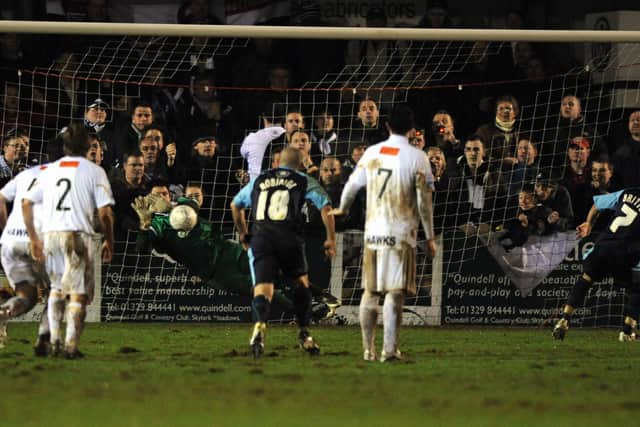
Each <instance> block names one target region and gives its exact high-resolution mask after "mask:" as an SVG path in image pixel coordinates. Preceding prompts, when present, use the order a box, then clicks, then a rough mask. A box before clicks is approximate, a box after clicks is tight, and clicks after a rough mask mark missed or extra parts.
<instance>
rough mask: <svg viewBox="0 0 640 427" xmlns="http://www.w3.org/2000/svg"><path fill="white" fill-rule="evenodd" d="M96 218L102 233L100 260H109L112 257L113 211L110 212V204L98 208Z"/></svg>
mask: <svg viewBox="0 0 640 427" xmlns="http://www.w3.org/2000/svg"><path fill="white" fill-rule="evenodd" d="M98 219H99V221H100V225H101V226H102V232H103V233H104V242H103V243H102V260H103V261H104V262H110V261H111V259H112V258H113V213H112V212H111V206H103V207H101V208H98Z"/></svg>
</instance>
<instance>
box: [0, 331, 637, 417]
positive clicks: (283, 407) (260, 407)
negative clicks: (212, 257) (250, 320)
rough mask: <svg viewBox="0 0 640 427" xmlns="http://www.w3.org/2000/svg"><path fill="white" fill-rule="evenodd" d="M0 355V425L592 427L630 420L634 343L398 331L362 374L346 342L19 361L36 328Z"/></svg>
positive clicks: (233, 338) (271, 335)
mask: <svg viewBox="0 0 640 427" xmlns="http://www.w3.org/2000/svg"><path fill="white" fill-rule="evenodd" d="M9 329H10V331H9V334H10V342H9V344H8V346H7V347H6V348H5V349H3V350H0V384H1V387H2V394H3V397H2V399H0V426H7V427H9V426H12V427H14V426H38V427H42V426H65V427H72V426H82V427H90V426H118V427H133V426H141V427H142V426H145V427H146V426H172V427H174V426H175V427H179V426H189V427H192V426H256V427H263V426H280V427H281V426H414V425H415V426H418V425H420V426H429V425H443V426H445V425H446V426H529V425H552V426H569V425H576V426H581V427H584V426H603V425H630V423H631V424H635V423H636V422H637V420H638V416H639V415H640V411H639V404H638V399H637V396H638V383H639V381H640V368H639V366H640V365H639V364H638V360H639V359H640V343H619V342H617V341H616V334H617V332H616V331H613V330H577V329H572V330H570V331H569V334H568V335H567V339H566V340H565V341H564V342H555V341H552V339H551V337H550V331H549V330H547V329H544V330H543V329H520V328H513V329H495V328H492V329H480V328H465V329H462V328H455V329H451V328H405V329H403V330H402V337H401V343H402V346H401V348H402V350H403V351H404V353H405V354H406V355H407V357H408V359H407V361H404V362H400V363H394V364H382V363H379V362H375V363H367V362H364V361H362V354H361V349H360V331H359V329H358V328H353V327H336V328H320V327H316V328H314V329H313V330H312V332H313V335H314V336H315V337H316V338H317V340H318V342H319V343H320V344H321V346H322V350H323V354H322V355H320V356H317V357H309V356H308V355H306V354H303V353H302V352H301V350H299V349H298V348H297V346H296V340H295V337H296V329H295V328H294V327H291V326H271V327H270V328H269V330H268V332H267V348H266V353H265V357H264V358H263V359H261V360H258V361H254V360H253V358H252V357H251V356H249V352H248V345H247V344H248V341H249V335H250V332H251V327H250V326H247V325H240V326H238V325H233V326H227V325H172V324H100V325H94V324H90V325H88V327H87V328H86V331H85V333H84V336H83V342H82V345H81V348H82V350H83V351H84V352H85V353H86V355H87V357H86V358H85V359H83V360H75V361H67V360H62V359H41V358H35V357H34V356H33V355H32V350H31V342H32V339H33V338H34V334H35V331H36V326H35V325H34V324H19V323H13V324H11V325H10V328H9Z"/></svg>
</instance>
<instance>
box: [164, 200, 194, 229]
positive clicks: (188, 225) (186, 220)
mask: <svg viewBox="0 0 640 427" xmlns="http://www.w3.org/2000/svg"><path fill="white" fill-rule="evenodd" d="M197 223H198V214H197V213H196V211H195V210H194V209H193V208H192V207H191V206H187V205H178V206H176V207H174V208H173V209H171V213H170V214H169V224H171V227H172V228H173V229H174V230H178V231H191V230H193V227H195V226H196V224H197Z"/></svg>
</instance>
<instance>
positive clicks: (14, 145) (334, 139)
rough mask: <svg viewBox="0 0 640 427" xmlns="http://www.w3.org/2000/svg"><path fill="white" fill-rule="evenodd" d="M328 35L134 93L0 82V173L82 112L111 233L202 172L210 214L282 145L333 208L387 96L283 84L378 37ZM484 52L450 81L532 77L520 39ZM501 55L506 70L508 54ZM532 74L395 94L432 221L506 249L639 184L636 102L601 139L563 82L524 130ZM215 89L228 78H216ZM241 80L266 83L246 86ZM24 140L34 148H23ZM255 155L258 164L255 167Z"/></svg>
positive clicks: (531, 56) (7, 47) (354, 216)
mask: <svg viewBox="0 0 640 427" xmlns="http://www.w3.org/2000/svg"><path fill="white" fill-rule="evenodd" d="M200 3H201V2H196V1H192V2H189V4H188V5H187V4H186V3H185V5H184V7H183V8H181V10H180V19H181V21H182V22H192V23H211V21H212V20H211V18H210V17H209V16H208V15H207V13H206V10H204V9H203V6H202V4H200ZM94 12H95V13H101V12H100V11H99V10H98V11H94ZM437 12H439V11H437V10H431V11H430V13H429V14H428V15H427V16H425V19H424V20H423V21H422V22H421V23H420V25H421V26H424V27H428V26H442V25H445V23H447V22H449V21H448V20H447V19H448V18H447V17H446V16H444V17H443V16H442V13H437ZM375 13H378V14H377V15H376V14H375ZM375 13H374V12H372V14H371V16H368V18H369V21H370V24H371V25H374V24H375V25H385V22H382V21H381V18H382V17H381V16H380V15H379V11H378V12H375ZM519 18H521V16H519V15H518V14H514V15H513V16H511V19H512V20H515V21H517V19H519ZM515 21H514V22H515ZM447 25H451V24H450V23H449V24H447ZM513 25H522V23H519V24H518V23H517V22H515V23H513ZM27 41H28V40H27V39H26V38H23V37H19V36H15V35H3V36H2V41H1V44H2V46H3V49H2V50H1V52H2V55H3V59H4V60H7V59H10V60H11V59H12V60H13V62H12V61H5V71H7V70H8V71H9V73H8V74H11V72H15V70H16V69H17V68H20V67H24V66H35V65H37V64H36V63H35V62H29V61H33V52H35V51H36V49H35V47H34V46H33V45H28V43H27ZM31 42H33V40H31ZM326 43H327V44H326V45H324V46H322V47H321V48H322V50H318V51H316V52H315V57H314V58H313V61H310V62H309V63H307V64H300V62H299V59H300V56H299V53H300V46H298V45H297V44H296V42H283V41H275V40H261V39H256V40H253V41H252V42H251V43H250V45H249V46H248V47H247V48H243V49H239V50H238V52H236V53H235V54H233V55H229V56H228V57H224V58H214V59H215V61H214V60H211V59H212V58H211V57H207V58H204V61H201V59H202V58H196V60H195V63H194V64H193V67H192V69H191V71H190V72H188V73H182V74H181V73H178V76H177V77H176V79H177V80H176V81H174V82H173V84H163V82H164V80H160V83H158V84H156V85H147V86H145V87H142V88H141V89H140V93H138V94H137V95H140V96H137V95H136V96H135V97H134V96H130V95H129V94H128V93H127V91H119V90H117V88H115V87H113V86H112V87H109V88H107V90H105V87H103V86H104V84H103V83H101V84H100V85H98V86H99V87H94V88H89V84H94V82H90V81H78V80H74V79H68V78H64V77H59V79H58V80H59V81H58V84H57V85H56V86H54V87H52V88H48V87H47V88H45V89H42V90H40V89H37V88H38V87H40V86H38V85H36V84H35V82H34V84H33V85H32V86H31V87H32V88H33V89H32V93H30V94H28V95H27V96H26V97H27V98H28V99H29V100H30V105H29V106H28V107H26V108H25V107H24V106H22V105H20V103H21V100H22V99H25V95H24V94H20V93H19V90H25V89H24V88H25V86H18V85H15V84H13V83H11V81H12V80H11V78H8V83H7V84H6V85H5V84H4V83H3V84H2V86H1V87H2V92H3V93H2V98H1V100H2V105H1V108H2V110H3V111H2V117H3V128H2V134H3V139H2V155H1V156H0V180H2V182H6V181H7V180H9V179H11V177H12V176H14V175H15V174H16V173H17V172H18V171H19V170H20V169H21V168H24V167H25V166H26V165H29V164H36V163H39V162H41V161H44V159H43V158H42V156H40V157H37V156H33V155H32V154H30V153H36V154H37V153H46V154H47V155H48V158H50V159H55V158H58V157H59V156H60V155H61V143H60V141H59V140H58V139H57V138H56V134H55V133H56V130H59V127H60V125H61V124H64V123H61V121H63V120H66V121H67V122H68V120H70V119H82V120H84V123H85V125H86V127H87V128H88V129H89V130H90V131H91V135H92V149H91V151H90V152H89V157H90V158H91V159H92V160H93V161H95V162H96V163H98V164H100V165H101V166H102V167H103V168H104V169H105V170H106V171H107V172H108V174H109V178H110V181H111V184H112V188H113V192H114V197H115V200H116V207H115V216H116V236H117V237H118V238H119V239H121V240H122V239H127V236H128V234H129V232H130V231H131V230H136V229H137V227H138V220H137V216H136V214H135V212H133V210H132V208H131V202H132V201H133V200H134V199H135V197H137V196H138V195H143V194H148V193H149V192H152V191H156V192H161V193H162V194H163V197H164V196H165V193H166V197H168V198H171V199H176V198H177V197H178V196H180V195H182V194H183V193H184V190H185V188H186V187H188V186H189V184H190V183H194V182H195V183H201V184H203V185H201V186H198V187H197V188H199V189H200V191H201V193H202V192H204V197H205V199H206V202H205V204H207V205H208V206H209V207H210V208H211V209H212V211H217V212H220V211H224V210H226V209H227V204H228V200H229V199H228V197H229V195H230V194H233V193H234V192H235V191H236V190H237V189H238V188H239V186H241V185H242V184H243V183H245V182H246V181H247V179H248V178H249V177H250V176H255V174H256V171H259V170H260V168H264V167H276V166H277V165H278V158H277V151H279V149H280V148H282V147H284V146H285V145H292V146H295V147H296V148H298V149H300V150H301V151H302V152H303V153H304V156H303V163H302V164H301V165H300V169H301V170H302V171H304V172H306V173H308V174H309V175H311V176H313V177H315V178H317V179H318V180H319V182H320V183H321V185H322V186H323V187H324V188H325V189H326V190H327V192H328V193H329V195H330V197H331V199H332V201H333V202H334V203H336V204H337V202H338V200H339V198H340V193H341V189H342V186H343V185H344V183H345V182H346V180H347V179H348V177H349V174H350V173H351V171H353V169H354V168H355V167H356V165H357V163H358V160H359V159H360V157H361V156H362V154H363V152H364V150H365V149H366V148H367V147H368V146H369V145H372V144H374V143H376V142H379V141H381V140H383V139H385V138H386V137H387V129H386V127H385V111H387V109H388V107H389V106H390V103H389V102H387V100H386V98H385V94H384V93H381V92H376V91H372V92H371V93H368V92H365V93H362V95H359V94H356V96H355V97H352V98H349V97H344V98H336V97H335V96H334V97H332V95H330V94H329V95H327V94H326V93H324V92H322V91H319V92H318V93H312V94H311V95H309V94H307V93H304V92H302V91H297V90H295V89H293V88H295V87H299V86H300V85H302V84H304V83H305V82H308V81H310V80H311V79H313V78H316V77H317V73H318V71H319V70H321V71H322V74H326V73H330V72H332V71H335V70H338V69H341V67H344V65H345V61H348V60H349V58H350V57H351V56H354V55H355V56H358V55H360V56H359V59H355V60H354V61H360V60H362V58H369V57H371V56H372V55H373V56H375V54H376V52H378V53H379V51H380V49H385V47H384V46H381V45H379V44H376V43H373V42H367V43H364V42H363V43H359V44H357V45H354V44H351V45H346V44H340V43H336V42H326ZM319 48H320V47H319ZM30 49H31V56H30V57H29V58H27V57H28V56H29V51H30ZM325 52H330V53H327V54H326V55H325ZM340 52H342V54H341V53H340ZM385 52H387V51H385ZM495 52H496V53H495V54H494V55H493V56H491V55H488V56H487V57H486V58H484V59H483V60H482V61H478V62H469V64H468V68H467V69H464V70H463V72H462V73H460V74H452V75H450V76H447V78H452V79H455V78H460V79H468V78H471V79H473V78H476V77H478V76H486V75H490V74H491V73H492V71H491V70H493V69H494V68H495V67H496V64H494V63H493V62H495V61H498V63H499V64H501V65H500V67H501V68H500V70H501V71H500V72H499V73H498V72H496V73H494V74H493V75H492V76H493V78H494V79H507V80H511V81H513V80H517V79H520V78H522V77H523V75H524V76H525V77H527V76H528V77H529V78H530V79H532V77H531V76H530V73H531V70H529V68H528V67H530V66H531V64H530V63H531V62H532V61H538V62H539V61H540V58H539V57H538V56H536V55H535V53H534V52H533V47H532V46H531V45H529V44H524V43H512V44H505V45H504V46H503V49H502V50H500V49H498V50H496V51H495ZM305 56H306V57H308V56H309V52H305ZM74 58H75V57H74V54H73V52H71V51H70V50H68V49H67V50H63V51H62V52H58V53H57V55H56V60H55V62H54V66H53V67H54V69H60V70H64V69H65V67H68V65H69V64H70V63H73V62H74V61H76V60H77V58H75V59H74ZM140 58H142V55H141V56H140ZM218 59H219V60H218ZM509 61H510V63H511V66H505V65H504V64H505V63H507V62H509ZM527 61H528V62H527ZM318 63H321V65H319V66H318V67H319V68H318V67H316V64H318ZM367 66H369V67H375V66H376V64H368V65H367ZM56 67H57V68H56ZM140 67H144V62H141V65H140ZM6 75H7V74H6V73H5V78H6ZM470 76H471V77H470ZM539 77H540V75H537V76H536V77H535V78H536V79H537V80H529V81H527V82H525V83H522V84H521V85H506V86H497V87H493V88H492V89H491V91H489V90H487V91H484V92H482V93H480V92H478V93H475V92H470V93H469V97H468V98H465V100H464V102H462V103H461V102H459V100H460V98H459V97H458V96H452V97H448V96H447V93H446V92H442V93H439V94H437V95H435V96H433V97H430V96H429V94H428V93H425V92H419V93H413V92H411V93H410V94H409V98H408V102H409V103H410V104H411V105H412V106H413V107H414V109H416V111H417V114H416V116H417V117H418V118H419V120H420V122H419V123H418V124H417V125H418V126H417V127H416V129H415V133H414V135H413V136H412V137H411V138H410V142H411V143H412V144H413V145H415V146H417V147H419V148H420V149H422V150H424V151H425V152H426V153H427V155H428V157H429V159H430V161H431V164H432V169H433V172H434V176H435V187H436V193H435V201H434V203H435V212H436V228H437V230H438V231H439V232H442V231H443V230H444V229H445V228H447V227H451V228H452V229H460V230H463V231H464V232H466V233H469V232H473V230H476V229H477V227H478V226H480V225H483V226H485V227H488V228H489V229H500V228H502V229H504V230H506V234H505V235H504V237H503V242H504V245H505V247H506V248H511V247H513V246H517V245H520V244H522V243H524V242H525V241H526V238H527V237H528V236H529V235H531V234H538V235H545V234H550V233H553V232H555V231H566V230H569V229H571V228H572V227H574V226H575V225H577V224H579V223H580V222H582V221H584V219H585V218H586V214H587V212H588V210H589V208H590V206H591V196H592V195H594V194H601V193H604V192H609V191H614V190H617V189H620V188H624V187H630V186H638V185H640V168H638V167H637V165H638V164H639V162H638V160H639V159H638V157H640V111H633V112H630V114H629V115H628V133H627V135H626V136H625V137H624V138H622V139H619V138H614V137H613V136H612V135H611V134H609V133H608V129H598V128H597V126H595V125H594V123H593V122H592V121H591V122H590V121H589V120H587V117H586V113H585V111H584V110H583V102H582V101H583V100H582V99H581V94H580V93H576V92H574V91H572V90H569V89H568V90H567V92H566V93H564V94H562V95H563V96H562V98H561V99H558V100H555V103H553V102H549V104H548V105H549V106H554V105H555V106H557V116H556V115H555V114H556V113H555V112H551V113H550V115H548V116H547V118H546V121H545V124H544V126H541V127H537V126H535V124H536V121H535V118H534V117H522V115H523V110H521V103H520V102H519V101H522V100H524V101H525V102H529V101H530V99H531V98H532V96H533V95H535V94H532V93H530V92H531V91H535V87H534V86H532V85H531V83H532V82H534V81H535V82H539V80H540V79H539ZM34 79H35V77H34ZM181 79H182V80H181ZM109 84H113V85H114V86H115V85H116V84H115V83H113V82H111V83H109ZM225 85H230V86H235V87H236V88H237V89H236V90H231V89H228V87H227V89H225V90H223V89H220V88H221V87H225ZM251 87H257V88H265V90H253V91H251V90H246V88H251ZM498 90H500V91H502V92H504V91H507V90H508V92H509V93H500V92H498ZM321 92H322V93H321ZM89 94H93V95H94V96H93V97H89ZM418 95H420V96H418ZM316 96H318V97H319V98H322V96H324V98H322V99H315V97H316ZM336 96H337V95H336ZM445 98H447V99H446V100H445ZM519 98H520V99H519ZM341 100H343V101H344V102H343V103H341V102H340V101H341ZM488 100H491V107H490V108H487V107H486V104H487V102H488ZM549 123H551V124H549ZM16 125H17V126H16ZM280 126H281V127H280ZM256 129H261V130H257V132H254V131H256ZM279 129H281V130H279ZM34 132H35V133H37V135H34ZM261 132H266V135H267V137H266V138H267V139H268V142H269V144H270V145H268V146H267V145H264V146H262V148H261V152H260V153H258V154H256V152H255V150H253V151H252V152H251V153H250V154H247V153H242V155H241V151H240V145H241V143H242V142H243V140H245V141H247V140H250V139H252V138H253V139H255V140H256V141H257V140H261V138H263V136H261V135H262V133H261ZM247 135H248V136H247ZM245 137H246V139H245ZM30 141H31V142H36V141H37V144H38V145H37V146H32V147H30V145H29V144H30ZM252 156H254V157H256V158H257V161H258V162H259V165H258V166H254V167H252V165H251V159H252V158H253V157H252ZM245 159H246V160H245ZM254 160H255V159H254ZM247 161H248V162H249V164H247ZM202 196H203V195H202V194H201V197H202ZM364 200H365V197H364V196H363V195H360V196H359V198H358V200H357V201H356V203H355V204H354V208H353V209H352V212H351V213H350V215H349V216H347V217H346V218H344V219H341V221H340V223H339V224H338V229H339V230H345V229H360V228H362V227H363V223H364V218H363V215H364ZM307 218H308V224H307V225H308V227H307V232H308V236H309V242H310V244H309V245H308V251H310V255H312V254H315V253H317V254H321V253H322V242H323V241H324V236H322V233H323V228H322V226H321V225H322V223H321V221H320V217H319V212H317V211H315V210H314V209H313V208H309V209H308V211H307ZM314 251H315V252H314ZM320 258H322V257H320ZM325 264H326V263H325ZM327 271H328V270H327V266H326V265H323V266H321V268H320V269H319V271H318V272H316V273H314V275H315V276H316V278H317V281H318V282H319V284H320V285H321V286H325V287H326V285H328V276H327Z"/></svg>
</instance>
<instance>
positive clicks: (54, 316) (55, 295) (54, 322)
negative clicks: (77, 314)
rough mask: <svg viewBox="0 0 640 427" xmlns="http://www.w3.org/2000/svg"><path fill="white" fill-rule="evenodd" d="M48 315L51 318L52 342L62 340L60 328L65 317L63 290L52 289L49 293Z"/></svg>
mask: <svg viewBox="0 0 640 427" xmlns="http://www.w3.org/2000/svg"><path fill="white" fill-rule="evenodd" d="M47 317H48V318H49V330H50V332H51V343H55V342H56V341H60V328H61V326H62V318H63V317H64V298H63V296H62V293H61V292H58V291H51V293H50V294H49V307H48V309H47Z"/></svg>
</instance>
